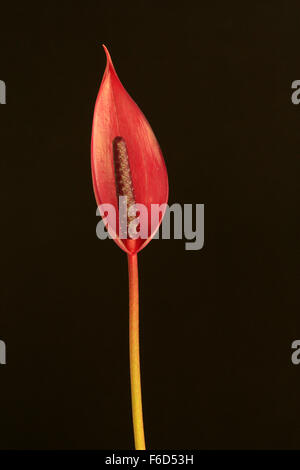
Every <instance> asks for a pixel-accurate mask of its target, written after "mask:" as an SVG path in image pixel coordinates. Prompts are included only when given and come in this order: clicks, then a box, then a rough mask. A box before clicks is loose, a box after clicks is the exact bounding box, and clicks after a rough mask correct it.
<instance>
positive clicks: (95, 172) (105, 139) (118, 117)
mask: <svg viewBox="0 0 300 470" xmlns="http://www.w3.org/2000/svg"><path fill="white" fill-rule="evenodd" d="M103 47H104V50H105V53H106V57H107V65H106V69H105V73H104V76H103V79H102V82H101V86H100V90H99V93H98V97H97V101H96V105H95V111H94V120H93V130H92V145H91V152H92V176H93V185H94V192H95V197H96V201H97V204H98V205H100V206H101V205H102V204H112V205H113V206H114V208H115V211H116V215H117V217H116V219H117V220H116V222H117V223H116V226H115V227H114V224H110V221H109V219H108V220H106V222H107V228H108V230H109V231H110V233H111V235H112V236H115V235H117V237H116V238H115V241H116V243H117V244H118V245H119V246H120V247H121V248H122V249H123V250H125V251H126V252H127V253H136V252H138V251H140V250H141V249H142V248H143V247H144V246H145V245H146V244H147V243H148V242H149V241H150V239H151V238H152V237H153V235H154V233H155V231H156V230H157V229H158V225H159V224H156V226H155V227H151V204H160V205H161V204H164V203H166V202H167V200H168V176H167V171H166V167H165V163H164V159H163V156H162V153H161V150H160V147H159V144H158V142H157V140H156V138H155V135H154V134H153V131H152V129H151V127H150V125H149V123H148V121H147V119H146V118H145V116H144V115H143V113H142V112H141V110H140V109H139V107H138V106H137V104H136V103H135V102H134V101H133V100H132V98H131V97H130V96H129V94H128V93H127V91H126V90H125V88H124V87H123V85H122V84H121V82H120V80H119V78H118V76H117V74H116V71H115V69H114V66H113V64H112V61H111V58H110V55H109V52H108V50H107V49H106V47H105V46H103ZM145 86H150V83H149V84H145ZM118 145H119V154H120V155H121V158H123V154H124V155H125V157H126V158H128V163H129V168H130V170H129V169H128V168H127V167H126V164H125V165H123V162H122V161H121V163H120V162H117V165H116V157H115V160H114V149H117V151H118ZM119 167H122V168H123V167H124V168H125V170H124V171H125V172H126V174H129V175H130V181H129V183H128V181H125V183H124V184H123V185H122V183H121V184H120V182H119V181H118V178H119V175H118V174H117V175H116V168H117V171H119V170H118V168H119ZM126 178H127V177H126ZM120 187H121V188H122V187H125V188H126V187H129V189H130V191H131V192H130V194H131V196H130V197H134V200H135V203H137V204H144V205H145V206H146V208H147V211H148V232H147V234H148V237H147V239H141V238H137V239H135V240H130V239H120V238H119V236H120V234H119V224H118V220H119V207H118V205H119V204H118V203H119V201H118V194H119V193H118V191H120ZM133 195H134V196H133ZM102 215H103V214H102ZM140 217H141V219H140V220H141V222H142V217H143V214H141V215H140ZM160 221H161V217H160V219H159V223H160Z"/></svg>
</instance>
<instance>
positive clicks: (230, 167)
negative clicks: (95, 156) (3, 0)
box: [0, 0, 300, 449]
mask: <svg viewBox="0 0 300 470" xmlns="http://www.w3.org/2000/svg"><path fill="white" fill-rule="evenodd" d="M299 15H300V7H299V5H298V6H297V2H286V1H285V2H284V1H280V2H271V1H259V2H242V3H241V4H237V5H235V4H231V3H228V2H206V3H205V2H204V3H203V2H189V1H187V2H181V3H179V4H178V5H176V4H175V3H174V2H170V1H165V2H151V3H150V2H148V1H129V2H120V1H119V2H118V1H114V2H108V1H106V2H104V1H101V0H99V1H98V2H94V3H90V2H78V3H75V2H73V3H71V2H70V3H66V2H64V3H55V2H42V3H40V4H38V5H36V6H35V7H34V6H32V5H30V4H28V2H24V3H22V4H21V5H20V6H17V5H16V4H15V3H14V4H12V5H11V6H8V4H6V5H3V4H1V30H0V79H1V80H5V82H6V85H7V105H5V106H1V107H0V153H1V159H0V163H1V220H2V231H1V238H2V250H1V292H0V302H1V316H0V338H1V339H3V340H5V342H6V344H7V365H5V366H0V407H1V409H0V415H1V420H0V448H2V449H13V448H17V449H55V448H56V449H92V448H95V449H97V448H98V449H103V448H110V449H129V448H132V447H133V436H132V425H131V409H130V389H129V368H128V289H127V264H126V256H125V254H124V253H123V252H122V251H121V250H120V249H119V248H118V247H117V246H116V245H115V244H114V242H113V241H109V240H107V241H100V240H98V239H97V238H96V235H95V227H96V223H97V222H98V218H97V217H96V215H95V211H96V203H95V199H94V195H93V191H92V181H91V171H90V135H91V124H92V116H93V107H94V103H95V99H96V95H97V92H98V88H99V85H100V81H101V77H102V74H103V71H104V68H105V55H104V52H103V50H102V48H101V44H102V43H105V44H106V45H107V46H108V48H109V50H110V52H111V55H112V58H113V61H114V64H115V67H116V69H117V72H118V74H119V77H120V79H121V81H122V82H123V84H124V86H125V87H126V89H127V90H128V92H129V93H130V94H131V96H132V97H133V98H134V99H135V101H136V102H137V103H138V105H139V106H140V108H141V109H142V110H143V112H144V113H145V115H146V116H147V118H148V120H149V122H150V123H151V126H152V128H153V130H154V132H155V134H156V136H157V138H158V140H159V142H160V145H161V147H162V150H163V153H164V157H165V160H166V164H167V169H168V174H169V184H170V198H169V203H170V204H172V203H174V202H179V203H193V204H196V203H204V204H205V247H204V248H203V249H202V250H200V251H186V250H185V248H184V241H180V240H170V241H168V240H154V241H152V242H151V243H150V244H149V246H147V248H146V249H145V250H144V251H143V252H142V253H141V254H140V257H139V258H140V283H141V292H140V295H141V299H140V302H141V356H142V383H143V400H144V419H145V430H146V438H147V444H148V447H149V448H155V449H163V448H166V449H167V448H172V449H176V448H177V449H180V448H186V449H189V448H201V449H215V448H219V449H228V448H231V449H239V448H247V449H249V448H257V449H261V448H270V449H279V448H299V445H300V444H299V442H300V401H299V392H300V380H299V378H300V366H299V367H297V366H294V365H292V363H291V343H292V341H293V340H295V339H299V338H300V321H299V300H298V298H299V292H298V289H299V277H298V264H299V248H298V246H299V223H298V217H299V214H298V213H299V198H298V191H299V190H298V180H299V176H298V174H297V171H296V170H298V168H297V165H298V156H299V150H300V107H297V106H295V105H293V104H292V102H291V83H292V81H293V80H296V79H300V62H299V34H300V33H299V31H300V20H299V18H300V16H299Z"/></svg>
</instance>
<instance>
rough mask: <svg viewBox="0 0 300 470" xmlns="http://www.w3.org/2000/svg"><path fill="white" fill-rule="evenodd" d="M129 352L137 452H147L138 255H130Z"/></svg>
mask: <svg viewBox="0 0 300 470" xmlns="http://www.w3.org/2000/svg"><path fill="white" fill-rule="evenodd" d="M128 274H129V352H130V382H131V405H132V421H133V432H134V442H135V448H136V450H145V449H146V447H145V436H144V424H143V407H142V392H141V372H140V345H139V277H138V261H137V255H136V254H134V255H128Z"/></svg>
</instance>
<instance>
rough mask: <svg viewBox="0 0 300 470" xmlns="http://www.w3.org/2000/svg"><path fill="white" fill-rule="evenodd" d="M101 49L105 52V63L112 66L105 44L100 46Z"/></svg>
mask: <svg viewBox="0 0 300 470" xmlns="http://www.w3.org/2000/svg"><path fill="white" fill-rule="evenodd" d="M102 47H103V49H104V52H105V55H106V60H107V63H109V64H110V65H112V66H113V63H112V60H111V57H110V53H109V51H108V49H107V47H106V45H105V44H102Z"/></svg>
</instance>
